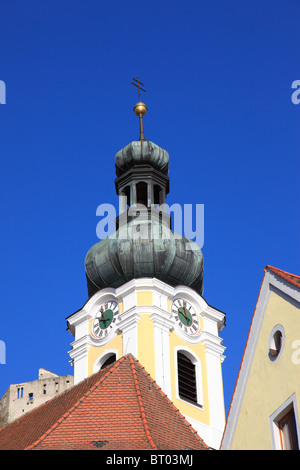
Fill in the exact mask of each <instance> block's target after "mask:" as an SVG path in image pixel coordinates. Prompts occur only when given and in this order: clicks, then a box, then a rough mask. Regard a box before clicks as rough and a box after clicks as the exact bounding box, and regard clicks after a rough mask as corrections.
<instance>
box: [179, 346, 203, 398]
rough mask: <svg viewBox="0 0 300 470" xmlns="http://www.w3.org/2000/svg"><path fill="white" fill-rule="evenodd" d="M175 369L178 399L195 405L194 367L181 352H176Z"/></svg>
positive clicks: (195, 384)
mask: <svg viewBox="0 0 300 470" xmlns="http://www.w3.org/2000/svg"><path fill="white" fill-rule="evenodd" d="M177 367H178V391H179V397H180V398H182V399H183V400H187V401H190V402H192V403H195V404H197V403H198V400H197V380H196V365H195V364H194V363H193V362H192V361H191V360H190V359H189V358H188V357H187V356H186V355H185V354H184V353H183V352H181V351H178V353H177Z"/></svg>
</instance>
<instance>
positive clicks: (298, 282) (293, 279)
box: [265, 265, 300, 287]
mask: <svg viewBox="0 0 300 470" xmlns="http://www.w3.org/2000/svg"><path fill="white" fill-rule="evenodd" d="M266 269H269V270H270V271H272V272H273V273H275V274H278V276H280V277H282V278H283V279H285V280H286V281H288V282H290V283H291V284H294V285H295V286H297V287H300V276H296V275H295V274H291V273H287V272H286V271H283V270H282V269H278V268H274V267H273V266H269V265H268V266H266V267H265V270H266Z"/></svg>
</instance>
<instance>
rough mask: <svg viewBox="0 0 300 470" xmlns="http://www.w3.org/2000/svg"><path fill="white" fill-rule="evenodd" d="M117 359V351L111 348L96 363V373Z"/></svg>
mask: <svg viewBox="0 0 300 470" xmlns="http://www.w3.org/2000/svg"><path fill="white" fill-rule="evenodd" d="M116 360H117V352H114V350H111V351H109V352H107V353H105V354H103V355H102V356H100V357H99V358H98V359H97V361H96V362H95V363H94V367H93V372H94V373H95V372H98V371H99V370H102V369H104V368H105V367H107V366H109V365H110V364H112V363H113V362H115V361H116Z"/></svg>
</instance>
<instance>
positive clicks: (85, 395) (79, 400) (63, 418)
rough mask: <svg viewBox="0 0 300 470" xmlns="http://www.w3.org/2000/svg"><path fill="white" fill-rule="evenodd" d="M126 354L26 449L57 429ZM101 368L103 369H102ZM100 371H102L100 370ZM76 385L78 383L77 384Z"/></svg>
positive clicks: (28, 448)
mask: <svg viewBox="0 0 300 470" xmlns="http://www.w3.org/2000/svg"><path fill="white" fill-rule="evenodd" d="M125 358H126V356H122V357H121V358H120V359H119V360H118V361H116V362H114V363H113V364H112V365H111V367H108V368H107V369H108V370H107V372H106V373H105V374H104V375H103V376H102V377H100V379H99V380H98V381H97V382H96V383H95V384H94V385H92V386H91V387H90V388H89V390H88V391H87V392H85V393H84V394H83V395H82V397H81V398H79V399H78V400H77V402H76V403H75V404H74V405H72V406H71V408H69V410H68V411H66V413H64V414H63V415H62V416H61V417H60V418H59V419H58V420H57V421H56V422H55V423H54V424H53V425H52V426H51V427H50V428H49V429H48V430H47V431H45V433H44V434H43V435H42V436H41V437H40V438H39V439H37V440H36V441H35V442H33V443H32V444H31V445H30V446H27V447H26V448H25V449H24V450H30V449H32V448H33V447H36V446H37V445H38V444H39V443H40V442H41V441H43V440H44V439H45V438H46V437H47V436H48V435H49V434H50V433H51V432H52V431H54V429H56V428H57V427H58V426H59V425H60V424H61V423H62V422H63V421H64V420H65V419H66V418H67V417H68V416H69V415H70V414H71V413H72V412H73V411H74V410H75V409H76V408H78V406H79V405H80V404H81V403H82V402H83V401H84V400H85V399H86V398H87V397H88V396H89V395H90V394H91V393H92V392H93V391H94V390H95V389H96V388H97V387H98V386H99V385H100V383H102V382H104V380H105V379H106V378H107V377H108V376H110V375H111V374H112V373H113V372H114V370H115V369H116V368H117V367H118V366H119V365H120V364H121V362H123V361H124V360H125ZM100 370H101V369H100ZM99 372H100V371H99ZM88 378H89V377H87V379H88ZM80 383H81V382H79V383H78V385H79V384H80ZM75 387H76V385H75Z"/></svg>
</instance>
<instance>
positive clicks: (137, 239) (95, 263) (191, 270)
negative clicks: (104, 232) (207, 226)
mask: <svg viewBox="0 0 300 470" xmlns="http://www.w3.org/2000/svg"><path fill="white" fill-rule="evenodd" d="M134 80H135V81H136V83H137V84H136V83H133V85H135V86H137V87H138V90H139V102H138V103H137V104H136V105H135V107H134V112H135V114H136V115H137V116H138V117H139V122H140V139H139V140H138V141H133V142H131V143H130V144H128V145H127V146H126V147H124V148H122V149H121V150H120V151H119V152H117V154H116V155H115V167H116V176H117V178H116V179H115V187H116V192H117V195H118V196H119V209H120V214H119V216H118V217H117V219H116V232H115V233H114V234H113V235H111V236H109V237H108V238H106V239H104V240H101V241H100V242H98V243H96V244H95V245H93V246H92V247H91V248H90V250H89V251H88V253H87V255H86V258H85V271H86V277H87V284H88V293H89V296H92V295H94V294H95V293H96V292H97V291H98V290H100V289H103V288H105V287H114V288H116V287H119V286H121V285H122V284H125V283H126V282H128V281H130V280H132V279H138V278H143V277H147V278H149V277H150V278H156V279H159V280H161V281H163V282H165V283H167V284H169V285H171V286H178V285H186V286H189V287H191V288H192V289H194V290H196V291H197V292H198V293H200V295H201V294H202V291H203V255H202V252H201V250H200V248H199V247H198V245H196V243H194V242H192V241H191V240H188V239H187V238H186V237H184V236H181V235H178V234H175V233H174V232H173V231H172V230H171V226H170V215H169V214H167V212H166V209H165V203H166V196H167V194H168V192H169V177H168V171H169V154H168V152H167V151H166V150H164V149H162V148H161V147H159V146H158V145H156V144H154V143H153V142H151V141H148V140H145V136H144V129H143V116H144V115H145V113H146V111H147V107H146V105H145V104H144V103H142V102H141V99H140V91H141V90H142V91H145V90H144V89H142V88H141V87H140V85H143V84H142V83H141V82H140V81H139V79H137V80H136V79H134ZM128 207H129V208H128ZM149 232H150V233H149Z"/></svg>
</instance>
